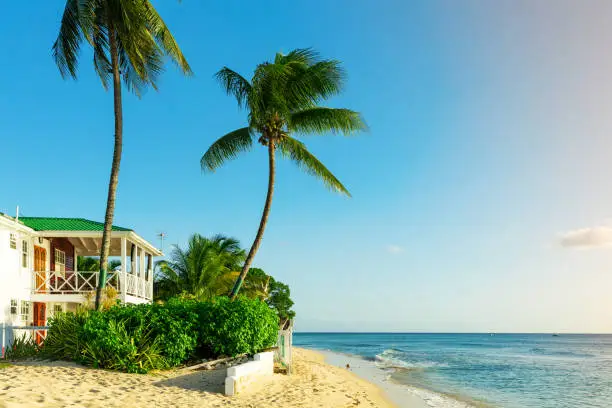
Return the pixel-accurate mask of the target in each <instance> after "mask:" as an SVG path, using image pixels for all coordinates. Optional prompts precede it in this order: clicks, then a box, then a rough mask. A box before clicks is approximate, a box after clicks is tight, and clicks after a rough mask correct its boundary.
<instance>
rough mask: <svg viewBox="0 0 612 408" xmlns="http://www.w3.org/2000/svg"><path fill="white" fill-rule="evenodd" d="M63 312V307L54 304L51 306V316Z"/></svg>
mask: <svg viewBox="0 0 612 408" xmlns="http://www.w3.org/2000/svg"><path fill="white" fill-rule="evenodd" d="M63 311H64V307H63V306H62V305H58V304H55V305H53V314H54V315H56V314H58V313H62V312H63Z"/></svg>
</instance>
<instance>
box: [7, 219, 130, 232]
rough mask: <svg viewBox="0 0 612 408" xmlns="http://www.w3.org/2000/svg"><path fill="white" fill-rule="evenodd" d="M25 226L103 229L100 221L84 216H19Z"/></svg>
mask: <svg viewBox="0 0 612 408" xmlns="http://www.w3.org/2000/svg"><path fill="white" fill-rule="evenodd" d="M19 221H21V222H23V223H24V224H25V225H26V226H27V227H30V228H32V229H33V230H36V231H100V232H101V231H103V230H104V224H103V223H101V222H96V221H91V220H86V219H85V218H56V217H19ZM113 231H132V230H131V229H129V228H123V227H118V226H116V225H113Z"/></svg>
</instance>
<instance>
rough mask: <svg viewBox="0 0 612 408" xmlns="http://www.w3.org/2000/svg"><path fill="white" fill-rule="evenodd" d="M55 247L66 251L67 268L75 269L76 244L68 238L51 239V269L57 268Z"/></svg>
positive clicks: (69, 269)
mask: <svg viewBox="0 0 612 408" xmlns="http://www.w3.org/2000/svg"><path fill="white" fill-rule="evenodd" d="M55 249H59V250H60V251H64V253H65V254H66V270H67V271H74V264H75V262H74V260H75V256H74V245H72V244H71V243H70V241H68V240H67V239H66V238H53V239H52V240H51V250H50V251H49V252H50V259H51V269H50V270H51V271H54V270H55Z"/></svg>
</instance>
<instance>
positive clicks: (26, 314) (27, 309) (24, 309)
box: [19, 300, 32, 324]
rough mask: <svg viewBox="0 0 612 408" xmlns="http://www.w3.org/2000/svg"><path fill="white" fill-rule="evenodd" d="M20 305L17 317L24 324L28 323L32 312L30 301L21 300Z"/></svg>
mask: <svg viewBox="0 0 612 408" xmlns="http://www.w3.org/2000/svg"><path fill="white" fill-rule="evenodd" d="M20 306H21V307H20V308H19V317H20V318H21V321H22V322H23V323H24V324H28V322H29V321H30V313H31V312H32V303H31V302H29V301H27V300H22V301H21V305H20Z"/></svg>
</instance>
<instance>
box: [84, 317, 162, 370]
mask: <svg viewBox="0 0 612 408" xmlns="http://www.w3.org/2000/svg"><path fill="white" fill-rule="evenodd" d="M109 317H111V318H109ZM144 317H146V315H145V316H144ZM83 334H84V338H85V339H86V342H85V344H84V346H83V349H82V352H81V357H80V362H82V363H84V364H86V365H91V366H93V367H96V368H108V369H111V370H119V371H127V372H128V373H146V372H148V371H149V370H153V369H162V368H166V367H167V363H166V360H165V359H164V357H163V356H162V352H161V347H160V346H159V342H158V341H157V339H156V337H155V335H154V333H153V331H152V330H151V327H150V325H149V324H148V323H146V320H145V319H143V320H140V321H138V322H137V323H136V324H134V321H130V319H126V318H124V319H113V318H112V316H110V315H109V314H105V313H104V312H94V313H92V314H91V316H90V318H89V319H88V320H87V322H86V323H85V325H84V326H83Z"/></svg>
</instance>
